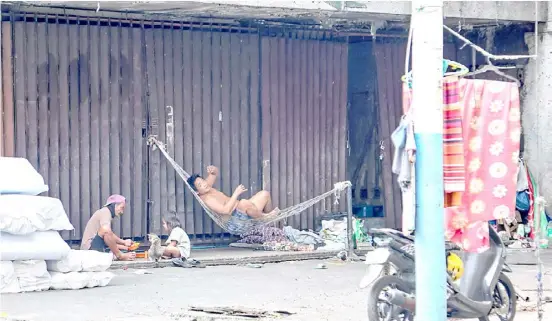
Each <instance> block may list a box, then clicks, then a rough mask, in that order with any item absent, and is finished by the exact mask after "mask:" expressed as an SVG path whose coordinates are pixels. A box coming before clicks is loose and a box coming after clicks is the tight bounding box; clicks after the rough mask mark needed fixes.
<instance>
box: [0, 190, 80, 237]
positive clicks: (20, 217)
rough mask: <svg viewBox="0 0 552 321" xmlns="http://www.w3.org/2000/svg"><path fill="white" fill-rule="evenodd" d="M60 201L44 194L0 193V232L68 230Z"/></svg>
mask: <svg viewBox="0 0 552 321" xmlns="http://www.w3.org/2000/svg"><path fill="white" fill-rule="evenodd" d="M73 229H74V227H73V225H71V223H70V222H69V218H68V217H67V213H66V212H65V210H64V209H63V204H61V201H60V200H58V199H56V198H52V197H46V196H31V195H0V232H7V233H10V234H18V235H26V234H30V233H32V232H36V231H50V230H54V231H63V230H66V231H69V230H73Z"/></svg>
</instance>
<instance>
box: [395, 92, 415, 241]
mask: <svg viewBox="0 0 552 321" xmlns="http://www.w3.org/2000/svg"><path fill="white" fill-rule="evenodd" d="M409 94H410V91H409V90H408V86H407V85H406V84H403V110H405V111H406V112H405V115H404V116H403V117H402V118H401V122H400V123H399V126H398V127H397V128H396V129H395V131H393V133H392V134H391V142H392V143H393V145H394V147H395V152H394V153H393V166H392V171H393V173H394V174H397V176H398V177H397V181H398V183H399V187H400V189H401V194H402V232H403V233H404V234H407V235H409V234H411V233H412V232H413V231H414V229H415V221H416V195H415V184H414V172H415V170H414V153H415V151H416V143H415V141H414V126H413V123H412V118H411V113H409V112H408V109H409V104H410V96H409Z"/></svg>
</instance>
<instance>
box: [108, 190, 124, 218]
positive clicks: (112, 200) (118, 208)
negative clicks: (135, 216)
mask: <svg viewBox="0 0 552 321" xmlns="http://www.w3.org/2000/svg"><path fill="white" fill-rule="evenodd" d="M111 204H113V205H114V206H113V207H114V209H115V216H121V215H123V212H124V211H125V205H126V199H125V197H124V196H122V195H119V194H113V195H111V196H109V197H108V198H107V201H106V202H105V205H104V206H108V205H111Z"/></svg>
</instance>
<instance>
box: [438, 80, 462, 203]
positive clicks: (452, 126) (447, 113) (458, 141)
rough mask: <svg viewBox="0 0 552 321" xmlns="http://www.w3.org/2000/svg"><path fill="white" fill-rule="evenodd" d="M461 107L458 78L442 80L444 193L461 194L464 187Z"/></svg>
mask: <svg viewBox="0 0 552 321" xmlns="http://www.w3.org/2000/svg"><path fill="white" fill-rule="evenodd" d="M462 132H463V129H462V106H461V104H460V95H459V94H458V78H456V77H454V78H445V79H444V80H443V183H444V189H445V193H453V192H463V191H464V187H465V177H464V176H465V170H464V168H465V163H464V138H463V134H462Z"/></svg>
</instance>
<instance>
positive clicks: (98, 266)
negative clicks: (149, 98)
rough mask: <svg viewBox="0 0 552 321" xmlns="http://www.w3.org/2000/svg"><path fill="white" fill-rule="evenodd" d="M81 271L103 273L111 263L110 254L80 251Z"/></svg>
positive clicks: (111, 255) (111, 257) (111, 256)
mask: <svg viewBox="0 0 552 321" xmlns="http://www.w3.org/2000/svg"><path fill="white" fill-rule="evenodd" d="M82 252H86V253H81V258H82V270H83V271H84V272H103V271H105V270H107V269H109V267H110V266H111V263H113V254H112V253H103V252H98V251H90V250H89V251H82Z"/></svg>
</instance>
